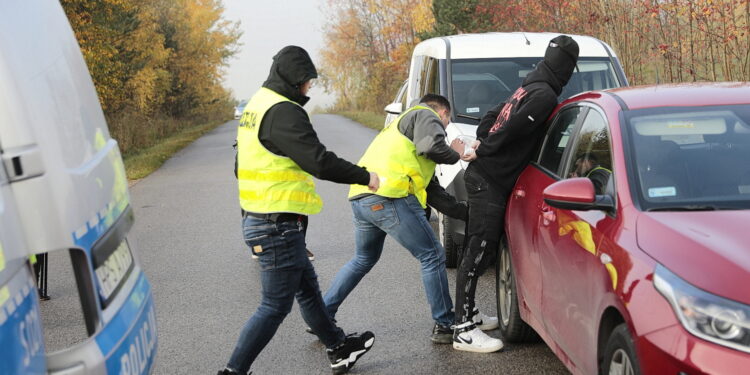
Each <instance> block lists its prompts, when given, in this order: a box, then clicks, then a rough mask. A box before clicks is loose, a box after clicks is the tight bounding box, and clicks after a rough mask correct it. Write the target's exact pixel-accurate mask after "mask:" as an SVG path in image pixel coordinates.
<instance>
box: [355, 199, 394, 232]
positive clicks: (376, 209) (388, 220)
mask: <svg viewBox="0 0 750 375" xmlns="http://www.w3.org/2000/svg"><path fill="white" fill-rule="evenodd" d="M360 209H361V210H362V211H363V213H364V217H365V218H370V219H371V222H372V223H373V224H375V225H377V226H378V227H379V228H381V229H383V230H386V229H390V228H393V227H394V226H396V225H398V223H399V220H398V214H397V213H396V207H395V206H394V204H393V201H392V200H391V199H387V198H381V199H378V200H370V201H366V202H362V205H361V208H360Z"/></svg>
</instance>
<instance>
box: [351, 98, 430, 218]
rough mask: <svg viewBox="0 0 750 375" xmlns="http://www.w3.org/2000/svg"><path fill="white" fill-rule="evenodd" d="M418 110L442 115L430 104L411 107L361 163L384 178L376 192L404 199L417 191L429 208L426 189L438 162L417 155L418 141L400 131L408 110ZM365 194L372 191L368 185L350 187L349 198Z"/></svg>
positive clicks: (399, 117)
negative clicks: (416, 143) (400, 125)
mask: <svg viewBox="0 0 750 375" xmlns="http://www.w3.org/2000/svg"><path fill="white" fill-rule="evenodd" d="M416 110H428V111H430V112H432V113H433V114H435V116H438V114H437V113H435V111H433V110H432V109H431V108H430V107H426V106H421V105H418V106H414V107H412V108H409V109H407V110H406V111H404V113H402V114H401V115H400V116H398V118H396V120H394V121H393V122H391V123H390V124H388V126H386V127H385V128H384V129H383V130H382V131H380V134H378V135H377V137H375V139H374V140H373V141H372V143H371V144H370V146H369V147H368V148H367V151H365V155H364V156H362V159H360V160H359V163H358V164H359V165H360V166H362V167H365V168H367V170H368V171H370V172H375V173H377V174H378V177H380V188H379V189H378V191H377V192H376V193H375V194H376V195H380V196H383V197H388V198H403V197H406V196H408V195H409V194H413V195H414V196H416V197H417V199H418V200H419V204H421V205H422V207H423V208H424V207H427V191H425V189H426V188H427V184H428V183H429V182H430V179H432V175H433V174H434V173H435V162H434V161H432V160H430V159H427V158H426V157H424V156H421V155H417V148H416V146H414V142H412V141H411V140H409V138H406V136H405V135H403V134H401V132H400V131H399V130H398V124H399V122H400V121H401V119H402V118H404V116H405V115H406V114H407V113H409V112H412V111H416ZM438 117H439V116H438ZM364 193H371V191H370V190H368V189H367V186H362V185H352V186H351V188H350V189H349V198H351V197H354V196H357V195H360V194H364Z"/></svg>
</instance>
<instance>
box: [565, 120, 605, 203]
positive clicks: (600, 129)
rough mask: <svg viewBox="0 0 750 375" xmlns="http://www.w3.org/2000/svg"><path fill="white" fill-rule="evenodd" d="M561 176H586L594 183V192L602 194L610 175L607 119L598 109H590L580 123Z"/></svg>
mask: <svg viewBox="0 0 750 375" xmlns="http://www.w3.org/2000/svg"><path fill="white" fill-rule="evenodd" d="M575 144H576V145H575V147H574V148H573V150H574V151H573V152H572V153H571V154H570V155H571V157H570V162H569V163H567V166H566V168H565V172H564V173H563V176H567V177H568V178H572V177H588V178H589V179H591V181H592V182H593V183H594V190H595V191H596V194H604V191H605V189H606V187H607V183H608V182H609V180H610V177H611V176H612V154H611V151H610V142H609V130H608V128H607V121H606V120H605V119H604V117H603V116H602V115H601V113H599V112H598V111H596V110H594V109H590V110H589V111H588V113H587V114H586V118H585V119H584V120H583V123H582V124H581V130H580V131H578V134H577V136H576V139H575Z"/></svg>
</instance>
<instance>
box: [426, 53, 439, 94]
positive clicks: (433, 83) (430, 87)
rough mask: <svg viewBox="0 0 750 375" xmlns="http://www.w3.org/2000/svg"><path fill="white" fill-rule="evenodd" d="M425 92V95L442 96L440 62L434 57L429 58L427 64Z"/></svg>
mask: <svg viewBox="0 0 750 375" xmlns="http://www.w3.org/2000/svg"><path fill="white" fill-rule="evenodd" d="M425 73H426V80H425V81H424V82H425V92H424V94H440V72H439V68H438V61H437V59H434V58H432V57H428V58H427V61H426V63H425Z"/></svg>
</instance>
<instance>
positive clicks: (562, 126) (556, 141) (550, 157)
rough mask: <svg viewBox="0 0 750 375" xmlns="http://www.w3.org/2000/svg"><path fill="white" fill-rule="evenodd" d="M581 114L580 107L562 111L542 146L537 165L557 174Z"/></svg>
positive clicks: (556, 117)
mask: <svg viewBox="0 0 750 375" xmlns="http://www.w3.org/2000/svg"><path fill="white" fill-rule="evenodd" d="M580 114H581V107H570V108H566V109H564V110H562V111H561V112H560V113H559V114H558V115H557V116H555V119H554V120H553V121H554V123H553V124H552V126H551V127H550V131H549V133H548V134H547V139H546V140H545V141H544V146H542V153H541V156H540V157H539V165H541V166H542V167H544V168H545V169H547V170H549V171H550V172H552V173H554V174H557V172H558V171H559V170H560V162H562V160H563V154H564V153H565V149H566V148H567V147H568V145H569V143H570V136H571V134H573V130H574V127H575V124H576V122H577V120H578V116H579V115H580Z"/></svg>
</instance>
